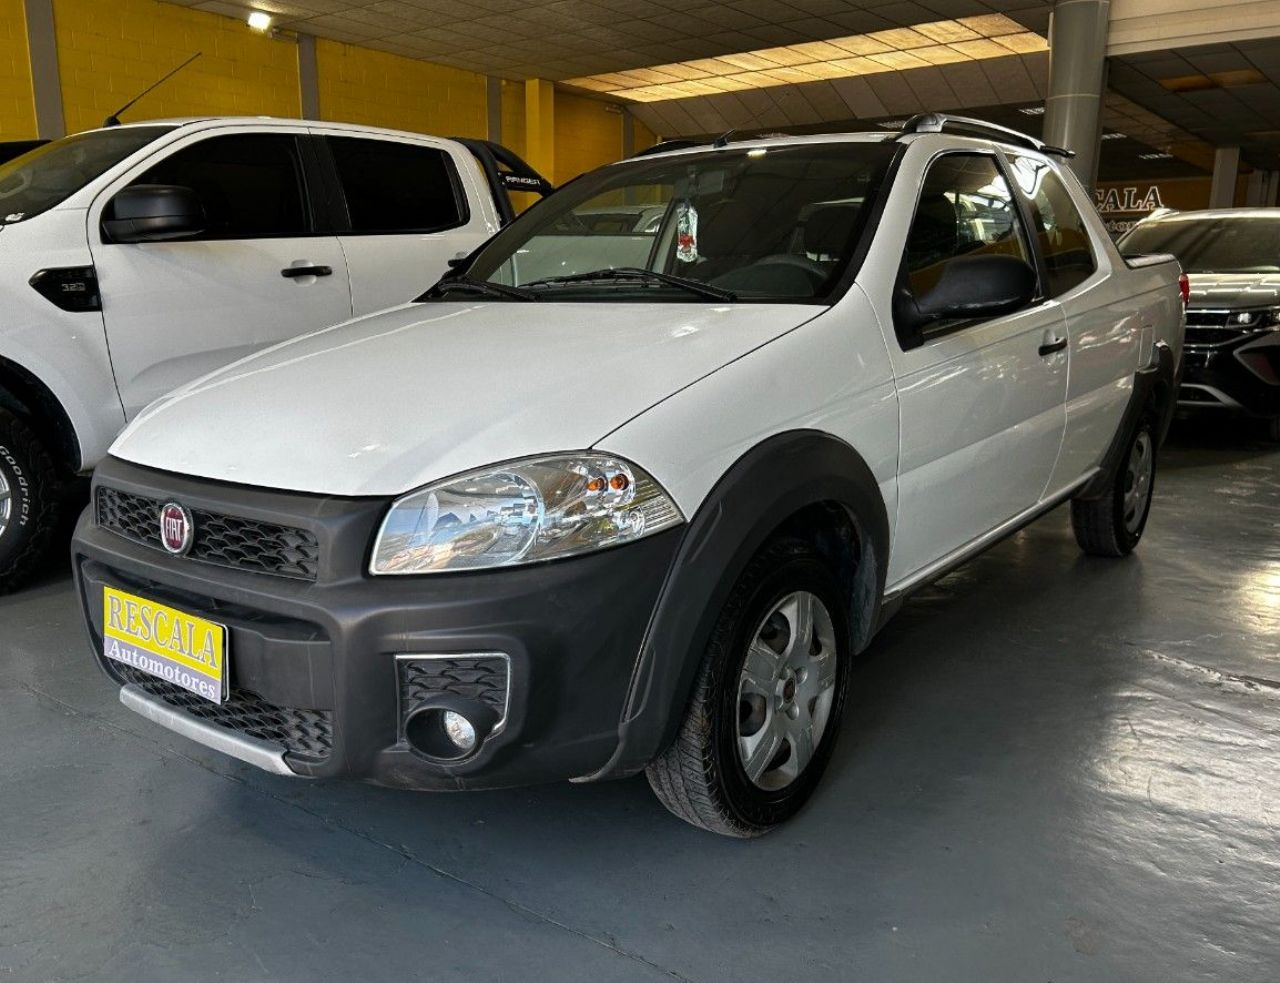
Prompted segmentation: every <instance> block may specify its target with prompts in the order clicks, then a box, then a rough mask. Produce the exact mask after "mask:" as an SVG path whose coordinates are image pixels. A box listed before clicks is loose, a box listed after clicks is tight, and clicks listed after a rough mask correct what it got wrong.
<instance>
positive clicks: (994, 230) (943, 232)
mask: <svg viewBox="0 0 1280 983" xmlns="http://www.w3.org/2000/svg"><path fill="white" fill-rule="evenodd" d="M991 255H1005V256H1016V257H1018V258H1019V259H1021V260H1023V261H1024V262H1027V263H1031V253H1030V251H1029V250H1028V248H1027V239H1026V235H1025V233H1024V230H1023V226H1022V221H1021V219H1020V218H1019V217H1018V209H1017V207H1016V206H1015V203H1014V198H1013V192H1012V191H1011V190H1010V188H1009V183H1008V182H1007V181H1006V180H1005V179H1004V175H1003V174H1002V173H1001V172H1000V169H999V167H998V166H997V165H996V162H995V158H993V157H990V156H988V155H986V154H948V155H946V156H945V157H942V158H940V159H938V160H937V161H935V162H934V163H933V164H932V165H931V166H930V167H929V171H928V173H927V174H926V175H925V179H924V187H923V189H922V190H921V193H920V200H919V203H918V204H917V205H916V214H915V218H914V219H913V220H912V223H911V231H910V233H909V235H908V236H907V250H906V256H905V258H904V264H905V271H906V278H907V286H908V288H909V289H910V290H911V293H912V294H914V295H915V296H916V297H923V296H924V295H925V294H927V293H928V292H929V291H930V290H932V289H933V288H934V287H935V286H936V285H937V283H938V280H939V278H940V277H941V276H942V270H943V267H944V266H945V265H946V263H947V261H948V260H952V259H955V258H956V257H959V256H991Z"/></svg>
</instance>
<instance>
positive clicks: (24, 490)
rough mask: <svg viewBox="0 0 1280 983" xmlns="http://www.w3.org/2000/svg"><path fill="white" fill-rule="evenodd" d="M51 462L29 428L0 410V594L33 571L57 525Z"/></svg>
mask: <svg viewBox="0 0 1280 983" xmlns="http://www.w3.org/2000/svg"><path fill="white" fill-rule="evenodd" d="M58 512H59V498H58V488H57V474H56V472H55V470H54V466H53V460H52V459H51V458H50V457H49V453H48V451H46V450H45V448H44V446H43V445H42V444H41V443H40V440H39V438H37V437H36V435H35V434H34V433H33V432H32V431H31V429H30V428H29V427H28V426H27V425H26V424H25V423H23V422H22V420H20V419H18V418H17V417H15V416H14V415H13V414H11V413H9V412H8V411H6V410H0V593H7V592H8V591H11V590H13V589H14V588H15V587H18V586H19V585H20V584H22V583H23V582H24V581H25V580H26V579H27V578H28V577H30V576H31V574H32V573H33V572H34V571H35V570H36V569H37V567H38V566H39V563H40V561H41V559H43V557H44V552H45V549H46V548H47V547H48V545H49V540H50V538H51V537H52V535H53V530H54V529H55V528H56V526H57V522H58Z"/></svg>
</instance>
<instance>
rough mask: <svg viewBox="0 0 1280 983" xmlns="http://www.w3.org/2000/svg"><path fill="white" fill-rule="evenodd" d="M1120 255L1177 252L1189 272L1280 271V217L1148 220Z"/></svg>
mask: <svg viewBox="0 0 1280 983" xmlns="http://www.w3.org/2000/svg"><path fill="white" fill-rule="evenodd" d="M1120 251H1121V252H1122V253H1123V254H1124V255H1125V256H1137V255H1141V254H1143V253H1173V255H1175V256H1177V257H1178V262H1179V263H1181V264H1182V268H1183V270H1185V271H1186V272H1187V273H1280V215H1277V217H1275V218H1259V217H1257V216H1253V217H1249V218H1245V217H1243V216H1242V217H1239V218H1212V219H1191V218H1188V219H1167V220H1164V221H1159V222H1144V223H1143V224H1142V225H1139V226H1138V227H1137V228H1135V229H1134V230H1133V231H1132V232H1130V233H1129V234H1128V235H1127V236H1125V237H1124V238H1123V239H1121V240H1120Z"/></svg>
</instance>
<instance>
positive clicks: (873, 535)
mask: <svg viewBox="0 0 1280 983" xmlns="http://www.w3.org/2000/svg"><path fill="white" fill-rule="evenodd" d="M822 504H833V505H837V506H840V507H842V508H843V510H844V511H845V512H846V513H847V515H848V518H849V520H850V524H851V525H852V528H853V530H854V535H855V537H856V539H857V544H856V548H857V550H858V562H857V564H856V567H855V569H853V570H850V571H848V572H847V573H848V577H849V584H848V587H849V596H850V601H851V604H852V607H853V611H852V618H851V624H853V625H854V626H855V627H854V635H855V637H854V646H855V650H857V651H860V650H861V649H863V648H865V647H866V645H867V644H868V643H869V642H870V640H871V637H872V635H873V634H874V631H875V628H876V625H877V621H878V618H879V606H880V602H881V600H882V598H883V596H884V584H885V576H886V572H887V568H888V560H889V518H888V513H887V511H886V509H885V504H884V499H883V497H882V496H881V494H880V486H879V483H878V482H877V481H876V479H875V476H874V475H873V474H872V472H871V469H870V467H868V466H867V463H866V461H864V460H863V459H862V457H861V456H860V455H859V454H858V452H857V451H855V450H854V449H853V448H852V447H851V446H850V445H849V444H847V443H845V442H844V441H842V440H840V439H839V438H837V437H834V436H832V435H830V434H827V433H823V432H821V431H816V430H796V431H789V432H787V433H783V434H778V435H776V436H773V437H770V438H768V439H767V440H765V441H763V442H761V443H760V444H758V445H756V446H755V447H753V448H752V449H751V450H750V451H748V452H747V453H746V454H744V455H743V456H742V457H741V458H739V459H738V461H736V462H735V463H734V465H733V466H732V467H731V468H730V469H729V470H728V471H727V472H726V473H725V474H724V475H723V476H722V477H721V479H720V481H719V482H718V483H717V484H716V486H715V487H714V488H713V489H712V490H711V492H710V494H709V495H708V496H707V498H706V499H705V501H704V502H703V503H702V505H701V506H700V507H699V509H698V511H697V513H696V514H695V515H694V516H693V518H692V520H691V521H690V523H689V526H688V528H687V530H686V532H685V534H684V536H683V538H682V540H681V542H680V545H679V547H678V548H677V550H676V555H675V557H674V559H673V560H672V563H671V566H670V567H669V568H668V571H667V576H666V579H665V581H664V583H663V585H662V590H661V592H660V593H659V595H658V600H657V603H656V604H655V606H654V611H653V614H652V616H651V617H650V620H649V624H648V627H647V629H646V631H645V636H644V640H643V642H642V643H641V646H640V651H639V654H638V656H637V658H636V663H635V666H634V668H633V670H632V675H631V681H630V685H629V687H628V690H627V697H626V700H625V702H624V704H623V712H622V717H621V719H620V721H619V727H618V746H617V749H616V750H615V752H614V754H613V756H612V758H610V760H609V761H608V763H606V764H605V766H604V767H603V768H601V769H600V770H599V771H598V772H596V773H595V774H592V775H589V776H584V777H583V778H582V779H581V780H583V781H595V780H598V779H604V778H619V777H624V776H626V775H631V774H635V773H636V772H638V771H640V770H641V769H642V768H644V766H645V765H647V764H648V763H649V762H650V761H652V760H653V758H654V757H656V756H657V755H658V754H659V753H660V752H661V751H662V750H663V749H664V748H665V747H666V746H667V745H668V744H669V743H670V741H671V740H672V739H674V737H675V734H676V731H677V729H678V727H679V724H680V721H681V719H682V718H683V715H684V711H685V707H686V705H687V704H688V700H689V694H690V693H691V692H692V689H693V683H694V679H695V677H696V674H697V670H698V666H699V665H700V664H701V661H702V653H703V650H704V649H705V648H706V645H707V643H708V640H709V639H710V636H711V632H712V630H713V628H714V626H715V622H716V619H717V618H718V617H719V614H720V611H721V609H722V608H723V606H724V603H725V601H726V599H727V598H728V595H729V592H730V591H731V590H732V588H733V585H734V584H735V583H736V582H737V580H738V578H739V576H740V575H741V574H742V571H743V570H744V569H745V568H746V566H747V564H748V562H750V560H751V558H752V557H753V556H754V555H755V554H756V552H757V551H758V550H759V549H760V547H761V546H763V545H764V543H765V542H766V541H767V540H768V539H769V537H770V536H771V535H773V534H774V533H775V532H777V531H778V530H779V529H780V528H781V527H782V526H784V525H785V524H786V521H787V520H788V519H789V518H791V517H793V516H795V515H796V514H797V513H799V512H801V511H802V510H804V509H806V508H808V507H812V506H818V505H822Z"/></svg>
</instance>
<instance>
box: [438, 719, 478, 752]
mask: <svg viewBox="0 0 1280 983" xmlns="http://www.w3.org/2000/svg"><path fill="white" fill-rule="evenodd" d="M444 732H445V733H446V734H448V735H449V740H451V741H453V743H454V744H455V745H456V746H457V748H458V750H460V751H470V750H471V749H472V748H473V747H475V746H476V729H475V727H474V726H472V724H471V721H470V720H468V719H467V718H466V717H464V716H463V715H462V714H460V713H457V712H456V711H454V710H446V711H445V712H444Z"/></svg>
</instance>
